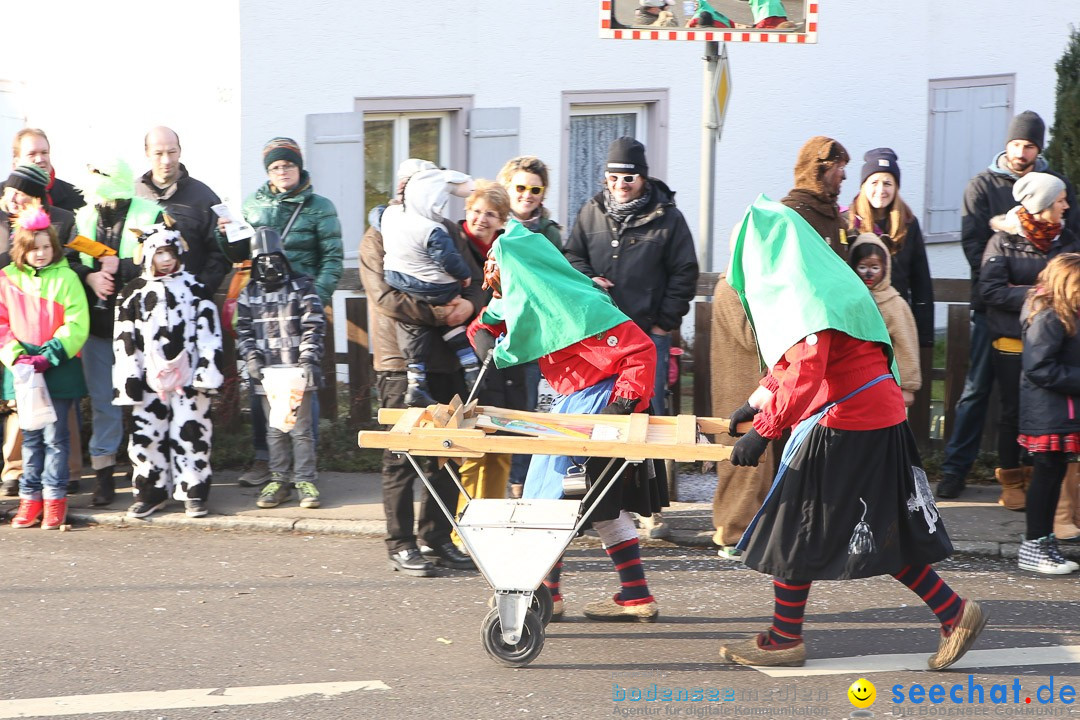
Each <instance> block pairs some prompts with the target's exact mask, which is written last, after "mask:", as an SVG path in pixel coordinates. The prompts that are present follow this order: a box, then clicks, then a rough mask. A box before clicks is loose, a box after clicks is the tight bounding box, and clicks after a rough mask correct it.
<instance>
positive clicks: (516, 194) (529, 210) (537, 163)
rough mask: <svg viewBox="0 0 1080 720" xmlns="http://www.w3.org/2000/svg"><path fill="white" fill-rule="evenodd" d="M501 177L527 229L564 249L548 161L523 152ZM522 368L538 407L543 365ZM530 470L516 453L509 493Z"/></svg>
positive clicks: (531, 405) (515, 492)
mask: <svg viewBox="0 0 1080 720" xmlns="http://www.w3.org/2000/svg"><path fill="white" fill-rule="evenodd" d="M498 180H499V182H500V183H502V186H503V187H505V188H506V192H508V193H509V194H510V215H511V216H512V217H513V218H514V219H515V220H517V221H518V222H520V223H521V224H522V225H524V226H525V227H526V229H528V230H532V231H533V232H535V233H540V234H541V235H543V236H544V237H546V238H547V239H548V240H550V241H551V244H552V245H554V246H555V247H557V248H558V249H560V250H562V228H561V227H560V226H559V224H558V223H557V222H555V221H554V220H552V219H551V216H550V214H549V213H548V209H547V208H546V207H544V196H545V195H546V194H547V184H548V168H547V165H545V164H544V162H543V161H542V160H541V159H540V158H538V157H535V156H533V155H521V156H518V157H516V158H513V159H512V160H509V161H507V163H506V164H505V165H503V168H502V170H500V171H499V176H498ZM522 368H523V371H524V373H525V381H524V382H525V409H526V410H536V406H537V403H538V402H539V400H540V366H539V365H537V364H536V363H535V362H530V363H525V364H524V365H523V366H522ZM528 471H529V456H528V455H515V456H514V460H513V463H512V465H511V468H510V497H514V498H519V497H521V493H522V489H523V488H524V487H525V474H526V473H527V472H528Z"/></svg>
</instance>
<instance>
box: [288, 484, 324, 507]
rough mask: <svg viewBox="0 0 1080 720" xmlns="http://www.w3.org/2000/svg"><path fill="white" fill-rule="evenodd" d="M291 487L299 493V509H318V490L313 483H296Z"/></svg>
mask: <svg viewBox="0 0 1080 720" xmlns="http://www.w3.org/2000/svg"><path fill="white" fill-rule="evenodd" d="M293 487H295V488H296V491H297V492H298V493H300V507H302V508H317V507H319V489H318V488H317V487H315V483H310V482H298V483H293Z"/></svg>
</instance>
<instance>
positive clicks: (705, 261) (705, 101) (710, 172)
mask: <svg viewBox="0 0 1080 720" xmlns="http://www.w3.org/2000/svg"><path fill="white" fill-rule="evenodd" d="M726 49H727V48H725V51H726ZM704 60H705V77H704V78H703V81H702V83H701V175H700V178H699V187H700V191H701V196H700V199H699V208H698V243H699V244H698V265H699V267H700V270H701V272H711V271H712V257H713V236H712V235H713V232H712V230H713V185H714V180H715V177H716V172H715V170H716V131H717V129H718V127H719V118H718V117H717V115H718V113H717V108H716V75H717V66H718V64H719V61H720V43H719V42H716V41H710V42H706V43H705V57H704Z"/></svg>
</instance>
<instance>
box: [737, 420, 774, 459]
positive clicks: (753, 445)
mask: <svg viewBox="0 0 1080 720" xmlns="http://www.w3.org/2000/svg"><path fill="white" fill-rule="evenodd" d="M768 446H769V438H766V437H761V435H758V431H757V430H754V429H753V428H751V429H750V432H748V433H746V434H745V435H743V436H742V437H741V438H739V440H738V441H737V442H736V443H735V446H734V447H733V448H731V464H732V465H734V466H736V467H757V464H758V460H760V459H761V456H762V455H764V454H765V448H767V447H768Z"/></svg>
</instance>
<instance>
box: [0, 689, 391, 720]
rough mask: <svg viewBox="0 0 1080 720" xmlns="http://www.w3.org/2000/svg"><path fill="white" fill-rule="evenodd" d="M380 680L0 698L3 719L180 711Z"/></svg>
mask: <svg viewBox="0 0 1080 720" xmlns="http://www.w3.org/2000/svg"><path fill="white" fill-rule="evenodd" d="M389 689H390V687H389V686H388V685H386V684H385V683H383V682H380V681H379V680H357V681H355V682H327V683H298V684H296V685H261V686H254V687H235V688H193V689H190V690H163V691H161V692H156V691H148V692H126V693H107V694H101V695H67V696H64V697H51V698H27V699H25V700H0V720H7V718H29V717H59V716H61V715H91V714H94V713H115V712H135V711H137V710H179V709H181V708H198V707H221V706H223V705H265V704H267V703H275V702H281V701H282V700H291V699H293V698H298V697H302V696H304V695H324V696H328V697H329V696H331V695H343V694H345V693H350V692H356V691H357V690H389Z"/></svg>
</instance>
